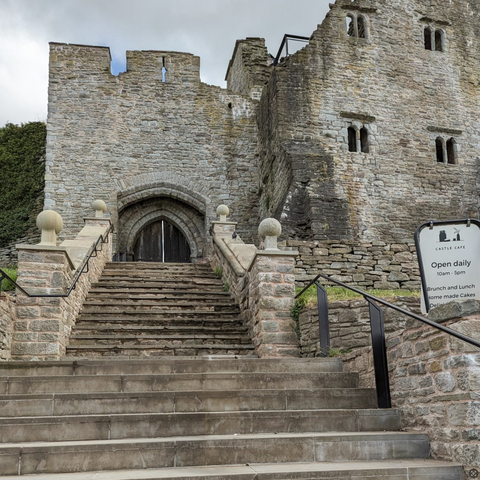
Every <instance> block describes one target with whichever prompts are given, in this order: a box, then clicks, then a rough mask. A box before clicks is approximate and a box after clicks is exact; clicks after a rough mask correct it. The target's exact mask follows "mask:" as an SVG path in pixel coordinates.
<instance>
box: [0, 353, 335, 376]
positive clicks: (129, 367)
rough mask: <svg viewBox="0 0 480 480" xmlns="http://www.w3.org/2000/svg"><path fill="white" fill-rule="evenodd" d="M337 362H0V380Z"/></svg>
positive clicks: (326, 368)
mask: <svg viewBox="0 0 480 480" xmlns="http://www.w3.org/2000/svg"><path fill="white" fill-rule="evenodd" d="M342 369H343V365H342V361H341V359H340V358H262V359H244V358H242V359H236V358H230V357H228V358H227V357H225V358H218V359H217V358H215V359H213V358H208V357H207V358H178V357H173V356H172V357H166V358H162V360H161V361H158V360H135V361H131V360H122V359H118V360H112V361H105V360H102V361H97V360H87V359H85V360H75V361H73V360H62V361H42V362H22V361H12V362H0V379H1V377H8V376H17V377H20V376H31V377H38V376H47V375H50V376H52V375H54V376H58V375H62V376H65V375H75V376H82V375H89V376H92V375H132V374H133V375H142V374H143V375H150V374H173V373H190V374H195V373H197V374H198V373H199V374H206V373H221V374H227V373H229V374H233V373H264V374H271V373H284V374H287V373H292V374H297V373H303V374H304V373H328V372H333V373H341V372H342Z"/></svg>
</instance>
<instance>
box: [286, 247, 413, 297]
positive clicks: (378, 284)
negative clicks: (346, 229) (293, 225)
mask: <svg viewBox="0 0 480 480" xmlns="http://www.w3.org/2000/svg"><path fill="white" fill-rule="evenodd" d="M285 244H286V245H287V246H288V247H293V248H295V249H296V250H298V251H299V252H300V255H299V256H298V257H297V259H296V266H295V281H296V283H297V286H305V285H307V284H308V283H309V282H310V281H311V280H313V279H314V278H315V276H316V275H318V274H319V273H322V274H324V275H328V276H331V277H332V278H333V279H335V280H338V281H341V282H345V283H348V284H350V285H357V286H359V287H361V288H362V289H365V288H378V289H387V290H388V289H397V288H403V289H407V290H417V289H420V270H419V267H418V260H417V254H416V249H415V245H414V244H413V242H412V243H401V244H399V243H393V244H391V243H384V242H381V241H372V242H354V241H348V240H345V241H338V242H337V241H333V240H332V241H310V242H309V241H299V240H287V241H286V242H285ZM322 282H324V283H325V284H328V281H324V280H322Z"/></svg>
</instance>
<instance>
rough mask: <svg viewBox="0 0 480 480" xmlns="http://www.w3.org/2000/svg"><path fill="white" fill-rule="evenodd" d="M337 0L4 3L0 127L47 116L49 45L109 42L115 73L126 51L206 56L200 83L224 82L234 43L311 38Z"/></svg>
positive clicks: (271, 45)
mask: <svg viewBox="0 0 480 480" xmlns="http://www.w3.org/2000/svg"><path fill="white" fill-rule="evenodd" d="M329 1H330V2H332V1H333V0H0V127H1V126H3V125H4V124H5V123H7V122H11V123H17V124H19V123H22V122H28V121H37V120H41V121H44V120H46V117H47V108H46V103H47V87H48V42H51V41H53V42H65V43H80V44H87V45H106V46H109V47H110V49H111V52H112V57H113V65H112V69H113V71H114V72H115V73H118V71H122V70H123V69H124V64H125V51H126V50H176V51H183V52H189V53H193V54H195V55H199V56H200V58H201V78H202V81H204V82H206V83H210V84H214V85H219V86H222V87H225V82H224V78H225V72H226V69H227V65H228V61H229V59H230V57H231V54H232V52H233V48H234V45H235V41H236V40H237V39H241V38H245V37H263V38H265V39H266V44H267V48H268V50H269V52H270V53H272V54H273V55H275V54H276V52H277V50H278V48H279V46H280V42H281V40H282V38H283V35H284V34H285V33H290V34H294V35H303V36H310V35H311V33H312V32H313V31H314V30H315V29H316V27H317V24H320V23H321V22H322V20H323V19H324V17H325V15H326V13H327V11H328V3H329Z"/></svg>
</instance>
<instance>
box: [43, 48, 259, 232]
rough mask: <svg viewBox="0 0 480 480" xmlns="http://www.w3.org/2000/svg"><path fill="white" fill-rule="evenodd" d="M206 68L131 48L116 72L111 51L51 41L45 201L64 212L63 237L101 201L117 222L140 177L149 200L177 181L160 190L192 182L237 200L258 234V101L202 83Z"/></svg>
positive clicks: (181, 57)
mask: <svg viewBox="0 0 480 480" xmlns="http://www.w3.org/2000/svg"><path fill="white" fill-rule="evenodd" d="M162 69H165V70H166V72H165V82H163V73H162ZM199 71H200V59H199V58H198V57H195V56H194V55H191V54H186V53H185V54H183V53H176V52H161V51H141V52H127V71H126V72H124V73H120V74H119V75H118V76H114V75H112V74H111V73H110V52H109V49H108V48H106V47H92V46H80V45H67V44H59V43H52V44H51V45H50V85H49V109H48V121H47V160H46V187H45V207H46V208H53V209H55V210H56V211H57V212H58V213H60V214H61V215H62V217H63V219H64V230H63V232H62V234H61V238H65V237H67V236H71V235H72V233H76V232H78V231H79V230H80V228H81V223H80V219H81V218H82V217H84V216H86V215H87V214H88V211H89V207H90V205H91V203H92V201H93V200H95V199H96V198H103V199H104V200H105V201H106V203H107V206H108V211H109V212H111V215H112V221H113V222H114V224H115V225H117V220H118V215H119V213H121V212H119V211H118V207H117V200H118V199H117V197H118V195H119V194H121V192H122V191H124V189H125V185H129V184H131V183H132V182H131V180H132V179H137V180H138V179H140V180H142V181H143V182H144V184H143V186H142V185H138V188H139V189H142V188H143V189H144V190H145V196H144V198H149V195H154V196H156V195H157V193H155V192H154V190H152V189H154V188H155V185H156V184H162V182H163V181H166V180H168V182H170V184H171V183H172V182H174V185H173V189H172V188H171V187H172V185H170V184H169V185H170V187H169V188H170V190H169V192H167V191H166V190H165V189H164V190H163V193H161V194H159V195H160V196H161V195H163V196H165V197H169V198H174V199H177V200H179V196H178V192H176V190H175V188H174V187H175V186H178V187H179V188H183V186H184V185H189V189H190V190H191V192H192V194H194V193H197V192H201V193H202V194H203V195H204V197H205V198H206V199H207V200H208V201H211V202H212V203H213V204H214V205H219V204H220V203H227V204H228V205H229V207H230V210H231V215H232V219H233V220H234V221H237V222H238V223H239V225H240V227H241V228H240V232H241V233H242V234H243V235H244V236H245V237H246V238H248V237H249V235H250V234H251V233H252V231H253V229H254V227H256V225H258V220H257V217H258V214H257V205H258V195H257V192H258V165H257V127H256V121H255V112H256V104H257V102H253V101H252V100H250V99H249V98H248V97H245V96H242V95H238V94H234V93H232V92H229V91H227V90H224V89H221V88H219V87H215V86H210V85H206V84H204V83H202V82H201V81H200V73H199ZM133 183H134V184H135V183H136V182H133ZM137 183H138V182H137ZM147 190H148V191H147ZM150 190H152V192H150ZM149 192H150V193H149ZM135 195H136V194H135V192H133V197H132V202H134V203H135ZM184 201H185V202H186V203H187V204H189V205H191V206H193V205H192V204H191V203H188V200H184ZM127 206H128V205H123V206H122V208H125V207H127ZM201 213H202V214H205V212H201ZM207 213H210V212H207ZM212 213H213V212H212ZM159 215H161V213H159ZM213 215H214V213H213ZM212 219H213V218H208V216H207V218H206V225H205V229H204V232H208V226H209V225H208V222H209V221H210V220H212Z"/></svg>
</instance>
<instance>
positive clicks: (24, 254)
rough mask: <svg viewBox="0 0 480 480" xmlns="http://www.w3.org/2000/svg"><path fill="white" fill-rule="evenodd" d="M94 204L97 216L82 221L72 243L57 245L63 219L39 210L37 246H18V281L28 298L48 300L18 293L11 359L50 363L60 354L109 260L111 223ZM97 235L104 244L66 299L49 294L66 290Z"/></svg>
mask: <svg viewBox="0 0 480 480" xmlns="http://www.w3.org/2000/svg"><path fill="white" fill-rule="evenodd" d="M101 203H103V202H101ZM95 204H96V207H95V210H96V211H97V212H96V213H97V214H96V216H95V217H88V218H85V226H84V227H83V229H82V230H81V231H80V232H79V233H78V235H77V236H76V238H75V239H73V240H65V241H63V242H62V243H61V244H60V245H59V246H57V245H56V243H57V242H56V236H57V234H58V233H59V232H60V230H61V228H62V219H61V217H60V215H58V214H57V213H55V212H53V211H44V212H42V213H41V214H40V215H39V216H38V219H37V226H38V227H39V228H40V229H41V230H42V240H41V242H40V243H39V244H38V245H17V250H18V272H17V274H18V278H17V283H18V284H19V285H21V286H22V287H23V288H24V289H25V290H26V291H27V292H28V293H29V294H33V295H47V296H45V297H38V296H33V297H29V296H26V295H25V294H23V293H22V292H21V291H20V290H19V289H17V297H16V304H15V309H14V310H15V312H14V315H13V318H12V317H11V318H12V321H13V328H12V330H13V334H12V342H11V343H12V344H11V358H12V359H13V360H55V359H59V358H61V357H62V356H63V355H64V354H65V349H66V345H67V343H68V338H69V335H70V331H71V329H72V327H73V325H74V324H75V321H76V318H77V316H78V313H79V311H80V308H81V306H82V304H83V301H84V300H85V297H86V295H87V292H88V290H89V288H90V286H91V284H92V283H93V282H95V281H97V279H98V277H99V276H100V274H101V272H102V270H103V267H104V265H105V263H106V262H107V261H109V260H110V259H111V257H112V243H111V234H110V233H109V232H110V220H109V219H108V218H103V211H104V210H103V206H102V205H101V204H97V202H95ZM103 205H105V204H104V203H103ZM99 211H100V212H102V215H101V216H100V214H99V213H98V212H99ZM100 235H102V236H103V237H104V238H106V237H108V242H107V243H104V244H103V245H99V247H101V251H97V256H94V257H92V258H91V259H90V260H89V264H88V270H85V272H84V273H82V275H80V276H79V279H78V281H77V283H76V286H75V289H74V290H72V292H71V293H70V295H69V296H68V297H52V296H48V295H62V294H65V293H66V292H67V290H68V288H69V287H70V285H71V284H72V282H73V281H74V279H75V277H76V276H77V274H78V270H79V269H80V268H81V267H82V265H83V263H84V260H85V259H86V257H87V255H88V254H89V252H90V250H91V249H92V247H93V246H94V244H95V243H96V242H97V240H98V238H99V237H100Z"/></svg>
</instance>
